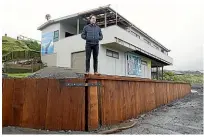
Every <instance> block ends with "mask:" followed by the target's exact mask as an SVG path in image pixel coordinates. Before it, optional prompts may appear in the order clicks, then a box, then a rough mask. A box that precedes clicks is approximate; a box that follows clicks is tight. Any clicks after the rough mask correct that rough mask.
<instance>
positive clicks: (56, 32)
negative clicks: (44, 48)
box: [53, 30, 59, 42]
mask: <svg viewBox="0 0 204 137" xmlns="http://www.w3.org/2000/svg"><path fill="white" fill-rule="evenodd" d="M58 40H59V30H56V31H54V38H53V41H54V42H56V41H58Z"/></svg>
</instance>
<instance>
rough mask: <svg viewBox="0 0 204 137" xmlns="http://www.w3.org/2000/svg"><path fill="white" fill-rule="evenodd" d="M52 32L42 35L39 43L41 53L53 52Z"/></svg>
mask: <svg viewBox="0 0 204 137" xmlns="http://www.w3.org/2000/svg"><path fill="white" fill-rule="evenodd" d="M53 38H54V32H48V33H44V34H42V42H41V53H42V55H45V54H52V53H53V52H54V44H53Z"/></svg>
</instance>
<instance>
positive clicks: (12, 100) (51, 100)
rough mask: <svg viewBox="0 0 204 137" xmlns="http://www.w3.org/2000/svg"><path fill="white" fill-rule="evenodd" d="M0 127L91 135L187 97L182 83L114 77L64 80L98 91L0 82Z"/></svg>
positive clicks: (43, 82)
mask: <svg viewBox="0 0 204 137" xmlns="http://www.w3.org/2000/svg"><path fill="white" fill-rule="evenodd" d="M2 81H3V83H2V92H3V93H2V94H3V96H2V101H3V102H2V105H3V106H2V109H3V110H2V113H3V115H2V124H3V126H20V127H28V128H36V129H49V130H81V131H84V130H89V131H90V130H95V129H98V128H99V127H100V126H105V125H112V124H116V123H119V122H122V121H124V120H128V119H131V118H136V117H137V116H139V115H141V114H143V113H146V112H148V111H150V110H152V109H155V108H157V107H159V106H160V105H163V104H167V103H170V102H172V101H173V100H176V99H179V98H182V97H184V96H185V95H187V94H188V93H190V91H191V86H190V84H188V83H178V82H177V83H176V82H164V81H153V80H150V79H141V78H129V77H119V76H94V75H89V76H87V77H86V78H85V79H77V78H71V79H64V80H63V81H64V82H69V83H85V82H87V83H100V84H101V86H90V87H66V86H63V85H61V83H60V80H57V79H47V78H43V79H28V78H24V79H3V80H2Z"/></svg>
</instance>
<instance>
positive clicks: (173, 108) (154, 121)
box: [2, 86, 203, 134]
mask: <svg viewBox="0 0 204 137" xmlns="http://www.w3.org/2000/svg"><path fill="white" fill-rule="evenodd" d="M135 121H136V122H137V124H136V125H135V126H134V127H132V128H130V129H126V130H122V131H120V132H118V133H114V134H203V88H202V87H201V86H193V87H192V93H191V94H189V95H187V96H185V97H184V98H183V99H180V100H176V101H174V102H172V103H170V104H168V105H164V106H161V107H159V108H157V109H155V110H153V111H151V112H148V113H146V114H145V115H142V116H140V117H139V118H138V119H135ZM2 133H3V134H93V132H80V131H46V130H35V129H28V128H19V127H4V128H2Z"/></svg>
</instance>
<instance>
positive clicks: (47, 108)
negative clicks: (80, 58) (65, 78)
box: [2, 79, 85, 130]
mask: <svg viewBox="0 0 204 137" xmlns="http://www.w3.org/2000/svg"><path fill="white" fill-rule="evenodd" d="M71 81H72V82H84V79H71ZM2 84H3V85H2V86H3V89H2V91H3V96H2V101H3V102H2V105H3V106H2V109H3V110H2V112H3V114H2V118H3V119H2V124H3V126H20V127H28V128H35V129H49V130H66V129H70V130H85V92H84V90H85V87H74V88H73V87H65V86H61V85H60V82H59V80H56V79H3V83H2Z"/></svg>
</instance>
